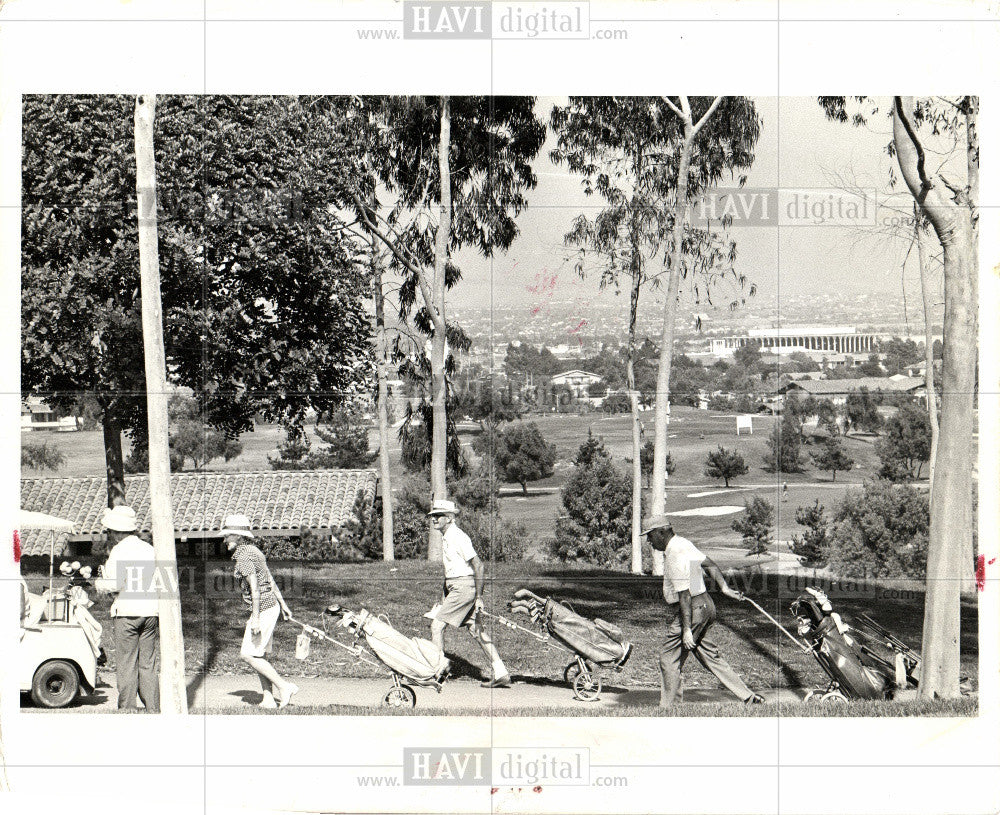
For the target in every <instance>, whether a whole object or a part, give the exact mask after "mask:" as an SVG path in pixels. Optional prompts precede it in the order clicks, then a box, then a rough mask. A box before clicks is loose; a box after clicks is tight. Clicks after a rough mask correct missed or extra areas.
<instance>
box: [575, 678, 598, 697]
mask: <svg viewBox="0 0 1000 815" xmlns="http://www.w3.org/2000/svg"><path fill="white" fill-rule="evenodd" d="M573 691H574V692H575V693H576V698H577V699H580V700H581V701H583V702H594V701H596V700H597V698H598V697H599V696H600V695H601V677H600V676H599V675H597V674H595V673H589V672H588V673H581V674H577V676H576V678H575V679H574V680H573Z"/></svg>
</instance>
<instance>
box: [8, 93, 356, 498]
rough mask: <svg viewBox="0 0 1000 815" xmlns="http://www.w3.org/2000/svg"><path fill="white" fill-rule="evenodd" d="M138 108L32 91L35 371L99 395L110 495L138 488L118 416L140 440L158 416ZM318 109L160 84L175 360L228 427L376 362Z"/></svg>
mask: <svg viewBox="0 0 1000 815" xmlns="http://www.w3.org/2000/svg"><path fill="white" fill-rule="evenodd" d="M133 108H134V100H133V99H132V98H131V97H122V96H26V97H25V98H24V104H23V143H22V148H23V162H22V174H21V181H22V269H21V279H22V300H21V302H22V311H21V317H22V336H23V338H24V340H23V343H22V354H21V366H22V367H21V371H22V383H23V386H24V387H25V388H26V389H27V390H29V391H32V392H46V393H51V394H52V396H51V397H50V398H51V400H52V403H53V404H54V405H57V406H62V407H66V406H68V405H69V404H70V403H72V402H74V401H76V400H77V399H79V397H80V394H82V393H89V394H92V395H93V398H94V399H95V400H96V401H97V403H98V405H99V407H100V411H101V422H102V426H103V430H104V442H105V459H106V464H107V470H108V500H109V504H114V503H118V502H120V501H121V500H123V498H124V480H123V476H124V462H123V456H122V442H121V432H122V431H123V430H124V431H125V432H126V433H127V434H128V435H129V437H130V438H131V439H132V441H133V445H135V444H136V443H137V442H138V446H139V447H140V448H141V447H143V446H144V445H143V442H142V438H141V437H142V436H144V434H145V423H146V416H145V410H146V406H145V373H144V364H143V354H142V347H143V346H142V341H141V339H142V338H141V321H140V302H139V284H138V265H139V264H138V243H137V223H136V217H135V204H134V200H135V199H134V194H133V193H130V192H128V191H130V190H132V191H134V190H135V157H134V134H133ZM309 110H310V107H309V104H308V102H307V101H306V100H304V99H297V98H293V97H263V96H253V97H223V96H202V97H161V98H160V99H159V101H158V105H157V115H156V121H155V136H156V145H157V188H158V198H159V202H160V212H159V213H158V226H159V262H160V269H161V278H162V287H163V292H162V300H163V323H164V333H165V344H166V355H167V367H168V370H169V371H170V375H171V378H172V379H173V381H175V382H176V383H178V384H181V385H186V386H188V387H189V388H191V389H192V390H193V391H194V394H195V398H196V399H197V400H198V401H199V402H200V403H201V404H203V405H204V406H205V418H206V421H207V422H208V423H209V424H210V425H211V426H212V427H214V428H217V429H219V430H220V431H221V432H222V433H223V434H224V435H225V436H227V437H233V436H234V435H235V434H237V433H239V432H241V431H243V430H247V429H250V428H251V427H252V424H253V420H254V417H255V416H257V415H262V416H264V418H265V419H268V420H278V421H282V422H287V423H294V422H297V421H299V420H301V417H302V416H303V415H304V413H305V411H306V410H307V409H308V408H309V407H315V408H317V409H320V410H323V409H326V408H328V407H330V406H332V405H334V404H336V402H337V401H338V400H339V399H340V398H341V397H340V394H343V393H345V392H350V391H351V390H352V389H354V388H356V387H358V385H359V383H362V382H364V381H365V380H366V378H367V367H368V366H367V362H366V361H367V359H368V356H369V344H368V338H367V333H368V329H367V317H366V315H365V313H364V309H363V303H362V300H361V296H360V295H361V292H363V291H364V290H365V288H366V287H365V283H364V270H363V269H360V268H358V267H357V265H356V264H355V263H354V260H355V257H356V251H355V248H354V245H353V243H352V242H351V241H350V240H348V239H346V238H345V237H344V236H343V234H342V233H340V232H337V231H335V230H331V229H328V228H327V225H328V222H329V221H330V219H331V218H332V216H331V215H330V213H329V211H328V205H329V203H330V201H331V198H332V196H331V188H332V185H333V181H334V178H335V176H336V168H335V167H334V166H333V165H332V164H331V163H330V162H328V161H327V157H326V154H325V151H321V150H319V149H318V145H316V144H315V143H314V142H313V141H311V139H310V133H311V130H310V128H309V120H310V113H309ZM123 191H124V192H125V193H127V194H124V195H123ZM66 201H72V202H73V204H74V205H73V206H71V207H67V206H65V205H64V204H65V202H66ZM55 305H58V307H55Z"/></svg>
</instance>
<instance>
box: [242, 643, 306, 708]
mask: <svg viewBox="0 0 1000 815" xmlns="http://www.w3.org/2000/svg"><path fill="white" fill-rule="evenodd" d="M241 656H242V657H243V661H244V662H246V664H247V665H249V666H250V667H251V668H253V669H254V670H255V671H256V672H257V675H258V676H259V678H260V686H261V688H262V689H264V690H265V691H266V690H267V686H265V685H264V682H267V683H268V685H270V690H271V692H272V698H273V699H274V700H275V701H276V702H277V704H278V706H279V707H284V706H285V705H287V704H288V700H289V699H291V698H292V695H293V694H294V693H297V692H298V690H299V688H298V685H296V684H295V683H293V682H286V681H285V680H284V679H282V678H281V675H280V674H279V673H278V672H277V671H276V670H275V669H274V666H272V665H271V663H270V662H268V661H267V660H266V659H264V657H256V656H252V655H250V654H241ZM275 691H277V693H274V692H275ZM265 698H266V697H265Z"/></svg>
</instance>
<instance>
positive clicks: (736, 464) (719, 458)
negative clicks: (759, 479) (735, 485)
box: [705, 447, 750, 487]
mask: <svg viewBox="0 0 1000 815" xmlns="http://www.w3.org/2000/svg"><path fill="white" fill-rule="evenodd" d="M748 472H750V468H749V467H748V466H747V463H746V462H745V461H744V460H743V456H741V455H740V452H739V450H727V449H726V448H725V447H719V449H718V450H715V451H713V452H710V453H709V454H708V456H707V458H706V459H705V475H707V476H708V477H709V478H721V479H722V480H723V481H725V483H726V486H727V487H728V486H729V482H730V481H731V480H732V479H734V478H738V477H739V476H741V475H746V474H747V473H748Z"/></svg>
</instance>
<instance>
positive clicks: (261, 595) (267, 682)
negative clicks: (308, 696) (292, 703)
mask: <svg viewBox="0 0 1000 815" xmlns="http://www.w3.org/2000/svg"><path fill="white" fill-rule="evenodd" d="M220 534H221V535H222V537H223V540H225V542H226V548H227V549H228V550H229V551H230V552H231V553H232V558H233V560H235V561H236V569H235V572H234V575H235V577H236V578H237V579H238V580H239V581H240V587H241V589H242V591H243V602H244V603H246V604H247V605H248V606H249V607H250V619H249V620H248V621H247V627H246V630H245V631H244V632H243V645H242V647H241V648H240V656H241V657H243V660H244V661H245V662H246V663H247V664H248V665H249V666H250V667H251V668H253V669H254V670H255V671H256V672H257V675H258V677H259V678H260V687H261V690H262V691H263V694H264V698H263V700H262V701H261V703H260V706H261V707H262V708H270V709H273V708H282V707H285V706H286V705H287V704H288V702H289V700H291V698H292V696H293V695H294V694H296V693H298V690H299V688H298V686H297V685H295V684H294V683H293V682H288V681H286V680H284V679H282V678H281V676H280V674H279V673H278V672H277V671H276V670H275V669H274V666H273V665H271V663H270V662H268V661H267V658H266V657H267V655H268V654H270V653H271V650H272V641H273V637H274V627H275V625H277V623H278V614H279V613H281V614H283V615H284V617H285V619H288V618H289V617H291V616H292V612H291V610H290V609H289V608H288V604H287V603H286V602H285V598H284V597H282V596H281V590H280V589H279V588H278V584H277V583H276V582H275V580H274V576H273V575H272V574H271V570H270V569H269V568H268V567H267V561H266V560H265V559H264V553H263V552H261V551H260V549H258V548H257V547H256V546H254V545H253V543H252V542H251V541H253V533H252V532H251V531H250V520H249V519H248V518H247V517H246V515H230V516H228V517H227V518H226V521H225V523H224V524H223V529H222V531H221V533H220Z"/></svg>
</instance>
